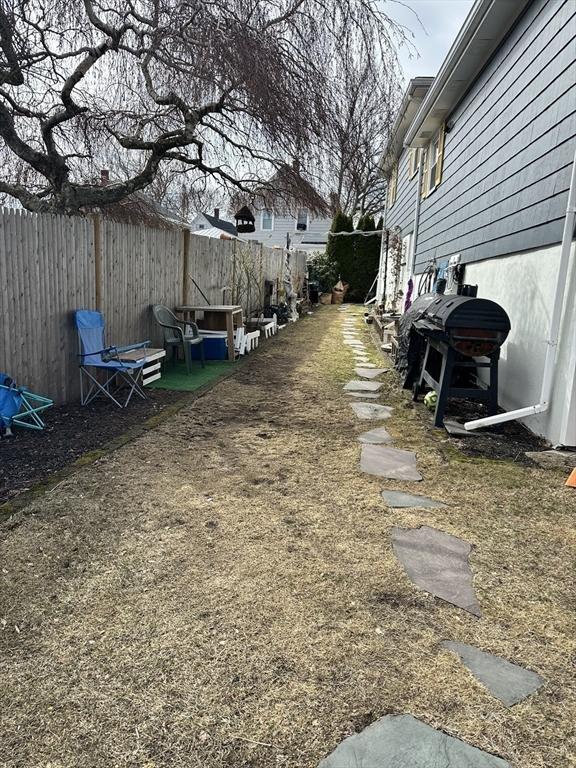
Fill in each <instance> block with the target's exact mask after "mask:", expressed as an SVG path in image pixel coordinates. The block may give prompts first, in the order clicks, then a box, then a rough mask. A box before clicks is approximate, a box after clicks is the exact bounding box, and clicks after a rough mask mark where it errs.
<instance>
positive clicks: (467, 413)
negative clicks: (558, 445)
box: [446, 400, 550, 466]
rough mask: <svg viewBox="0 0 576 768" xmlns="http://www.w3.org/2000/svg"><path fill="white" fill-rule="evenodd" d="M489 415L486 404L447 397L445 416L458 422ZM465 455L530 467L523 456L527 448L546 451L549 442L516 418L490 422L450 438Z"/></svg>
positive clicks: (528, 460) (528, 461) (528, 449)
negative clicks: (508, 461) (487, 425)
mask: <svg viewBox="0 0 576 768" xmlns="http://www.w3.org/2000/svg"><path fill="white" fill-rule="evenodd" d="M487 415H488V410H487V408H486V406H485V405H483V404H481V403H477V402H474V401H473V400H450V402H449V407H448V410H447V414H446V418H447V419H453V420H455V421H458V422H460V423H462V424H463V423H464V422H466V421H473V420H474V419H481V418H484V417H485V416H487ZM450 439H451V440H452V441H454V442H455V444H456V445H457V446H458V448H459V449H460V450H461V451H462V453H464V454H465V455H466V456H481V457H484V458H488V459H506V460H509V459H512V461H515V462H516V463H518V464H525V465H527V466H533V462H532V461H531V460H530V459H529V458H527V457H526V456H525V453H526V451H545V450H546V449H547V448H549V447H550V445H549V444H548V443H547V442H546V440H544V439H543V438H541V437H538V436H537V435H534V434H533V433H532V432H529V431H528V429H527V428H526V427H525V426H524V425H523V424H521V423H520V422H518V421H507V422H504V423H503V424H493V425H492V426H491V427H485V428H484V429H482V430H479V431H478V432H476V433H472V434H471V435H470V436H466V437H462V438H459V437H451V438H450Z"/></svg>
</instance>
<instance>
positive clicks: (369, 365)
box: [362, 357, 376, 368]
mask: <svg viewBox="0 0 576 768" xmlns="http://www.w3.org/2000/svg"><path fill="white" fill-rule="evenodd" d="M364 359H365V360H367V359H368V358H367V357H366V358H364ZM362 367H363V368H376V364H375V363H362Z"/></svg>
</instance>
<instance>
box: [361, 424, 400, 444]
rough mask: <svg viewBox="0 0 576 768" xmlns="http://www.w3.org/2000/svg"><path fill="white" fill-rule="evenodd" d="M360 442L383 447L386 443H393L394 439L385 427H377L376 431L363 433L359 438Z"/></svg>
mask: <svg viewBox="0 0 576 768" xmlns="http://www.w3.org/2000/svg"><path fill="white" fill-rule="evenodd" d="M358 442H359V443H371V444H372V445H382V444H384V443H391V442H392V437H391V436H390V434H389V433H388V431H387V430H386V428H385V427H376V429H371V430H370V431H369V432H363V433H362V434H361V435H360V437H359V438H358Z"/></svg>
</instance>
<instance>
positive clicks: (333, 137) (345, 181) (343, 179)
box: [318, 24, 412, 217]
mask: <svg viewBox="0 0 576 768" xmlns="http://www.w3.org/2000/svg"><path fill="white" fill-rule="evenodd" d="M386 28H387V35H386V37H384V38H383V39H382V41H381V47H380V50H379V51H378V54H379V55H376V56H375V55H374V50H373V46H372V44H371V43H370V40H369V39H365V38H361V39H358V38H357V36H356V35H351V36H349V37H347V38H346V39H345V40H344V41H343V44H342V45H341V46H340V47H339V48H338V49H337V50H336V51H335V52H334V56H333V58H332V60H331V62H330V64H329V67H330V68H331V71H332V75H331V77H330V99H328V100H327V110H328V116H327V119H326V130H325V132H324V145H323V151H322V152H321V153H320V156H319V157H320V168H319V170H318V179H319V183H320V184H321V185H323V191H324V193H325V194H327V195H330V196H331V199H332V203H333V207H334V212H335V211H336V210H342V211H344V212H345V213H347V214H350V215H352V216H354V217H356V216H363V215H364V214H366V213H370V212H373V211H381V210H383V208H384V203H385V196H386V185H385V181H384V179H383V178H382V174H381V172H380V169H379V165H378V163H379V161H380V159H381V157H382V155H383V153H384V150H385V147H386V144H387V142H388V139H389V138H390V130H391V127H392V123H393V120H394V117H395V114H396V110H397V107H398V105H399V102H400V98H401V78H400V77H399V76H398V67H397V59H396V55H395V50H396V48H397V46H398V45H405V46H407V47H408V48H409V49H412V46H411V43H410V41H409V39H407V38H406V37H405V36H404V35H403V33H402V31H400V30H398V29H397V28H396V27H394V25H391V24H388V25H386Z"/></svg>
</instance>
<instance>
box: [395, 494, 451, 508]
mask: <svg viewBox="0 0 576 768" xmlns="http://www.w3.org/2000/svg"><path fill="white" fill-rule="evenodd" d="M382 498H383V499H384V501H385V502H386V504H387V505H388V506H389V507H394V508H405V507H421V508H425V509H430V508H433V507H445V506H446V504H442V502H441V501H434V499H429V498H428V497H427V496H416V495H414V494H413V493H403V492H402V491H382Z"/></svg>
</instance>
